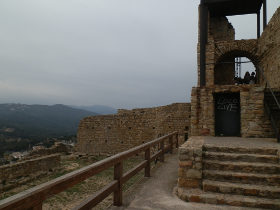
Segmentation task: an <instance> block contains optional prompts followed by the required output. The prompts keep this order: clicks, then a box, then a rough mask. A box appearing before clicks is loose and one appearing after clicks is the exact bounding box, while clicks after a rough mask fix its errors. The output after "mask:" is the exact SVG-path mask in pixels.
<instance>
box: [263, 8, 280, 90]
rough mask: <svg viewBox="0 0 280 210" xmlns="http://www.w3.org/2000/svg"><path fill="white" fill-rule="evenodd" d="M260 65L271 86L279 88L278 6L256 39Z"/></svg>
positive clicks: (279, 20) (279, 10) (279, 43)
mask: <svg viewBox="0 0 280 210" xmlns="http://www.w3.org/2000/svg"><path fill="white" fill-rule="evenodd" d="M258 53H259V54H260V58H261V59H260V67H261V68H262V69H263V70H264V71H265V77H266V79H267V80H268V82H269V84H270V85H271V87H273V88H280V82H279V81H280V8H278V9H277V11H276V12H275V14H274V15H273V17H272V18H271V20H270V21H269V23H268V25H267V27H266V28H265V30H264V32H263V33H262V35H261V37H260V38H259V40H258Z"/></svg>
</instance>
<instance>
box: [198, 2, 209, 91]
mask: <svg viewBox="0 0 280 210" xmlns="http://www.w3.org/2000/svg"><path fill="white" fill-rule="evenodd" d="M199 14H200V15H199V21H200V26H199V28H200V87H203V86H205V84H206V65H205V64H206V44H207V39H208V37H207V36H208V8H207V6H206V5H205V4H204V0H201V3H200V5H199Z"/></svg>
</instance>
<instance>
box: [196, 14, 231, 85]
mask: <svg viewBox="0 0 280 210" xmlns="http://www.w3.org/2000/svg"><path fill="white" fill-rule="evenodd" d="M208 27H209V30H208V31H209V33H208V43H207V45H206V86H212V85H214V83H215V82H214V80H215V76H214V68H215V61H216V60H217V59H215V51H216V45H215V42H216V41H233V40H234V39H235V30H234V28H233V27H232V25H231V24H230V23H229V22H228V19H227V18H226V17H218V18H217V17H215V18H214V17H211V18H210V20H209V23H208ZM199 34H200V32H199ZM198 39H199V37H198ZM226 66H227V68H229V69H230V70H229V72H232V65H226ZM197 73H198V82H197V84H198V86H200V43H199V42H198V45H197Z"/></svg>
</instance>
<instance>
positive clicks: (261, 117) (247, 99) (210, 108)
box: [191, 85, 274, 137]
mask: <svg viewBox="0 0 280 210" xmlns="http://www.w3.org/2000/svg"><path fill="white" fill-rule="evenodd" d="M263 90H264V88H263V87H262V86H259V85H224V86H221V85H219V86H213V87H204V88H199V87H196V88H193V90H192V101H191V107H192V109H191V125H192V126H191V136H199V135H210V136H215V101H214V93H223V92H239V93H240V106H241V115H240V117H241V136H242V137H273V136H274V134H273V130H272V128H271V124H270V121H269V119H268V117H267V116H266V114H265V113H264V112H265V111H264V104H263V97H264V92H263Z"/></svg>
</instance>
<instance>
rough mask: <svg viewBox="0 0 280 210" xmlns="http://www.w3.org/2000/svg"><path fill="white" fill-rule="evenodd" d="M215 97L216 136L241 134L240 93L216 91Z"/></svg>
mask: <svg viewBox="0 0 280 210" xmlns="http://www.w3.org/2000/svg"><path fill="white" fill-rule="evenodd" d="M214 99H215V134H216V136H240V94H239V93H216V94H215V95H214Z"/></svg>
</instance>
